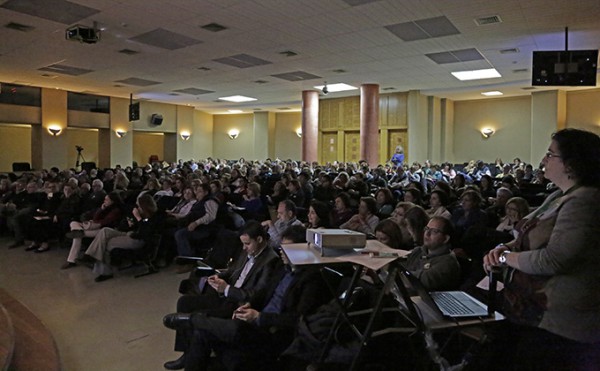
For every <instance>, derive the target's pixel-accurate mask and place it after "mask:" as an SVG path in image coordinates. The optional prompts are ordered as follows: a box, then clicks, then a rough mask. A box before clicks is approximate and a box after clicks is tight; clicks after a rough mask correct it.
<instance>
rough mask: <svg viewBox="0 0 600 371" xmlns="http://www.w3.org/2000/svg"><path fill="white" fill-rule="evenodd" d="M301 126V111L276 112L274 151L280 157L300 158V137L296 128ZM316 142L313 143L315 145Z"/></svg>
mask: <svg viewBox="0 0 600 371" xmlns="http://www.w3.org/2000/svg"><path fill="white" fill-rule="evenodd" d="M300 127H302V113H301V112H289V113H277V114H276V121H275V153H274V156H275V157H277V158H280V159H283V160H285V159H288V158H290V159H292V160H297V161H298V160H301V159H302V139H301V138H299V137H298V135H296V129H298V128H300ZM316 145H317V143H315V146H316Z"/></svg>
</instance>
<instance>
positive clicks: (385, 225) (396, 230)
mask: <svg viewBox="0 0 600 371" xmlns="http://www.w3.org/2000/svg"><path fill="white" fill-rule="evenodd" d="M375 238H376V239H377V241H379V242H381V243H382V244H384V245H387V246H388V247H391V248H392V249H401V248H402V231H401V230H400V227H399V226H398V224H396V223H395V222H394V221H392V220H391V219H385V220H382V221H380V222H379V224H377V227H375Z"/></svg>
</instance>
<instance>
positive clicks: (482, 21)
mask: <svg viewBox="0 0 600 371" xmlns="http://www.w3.org/2000/svg"><path fill="white" fill-rule="evenodd" d="M475 23H477V25H478V26H487V25H488V24H496V23H502V19H500V16H498V15H491V16H489V17H479V18H475Z"/></svg>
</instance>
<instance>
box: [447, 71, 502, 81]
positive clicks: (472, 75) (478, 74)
mask: <svg viewBox="0 0 600 371" xmlns="http://www.w3.org/2000/svg"><path fill="white" fill-rule="evenodd" d="M452 75H453V76H454V77H456V78H457V79H459V80H460V81H468V80H481V79H494V78H498V77H502V75H500V73H498V71H496V69H495V68H487V69H483V70H473V71H457V72H452Z"/></svg>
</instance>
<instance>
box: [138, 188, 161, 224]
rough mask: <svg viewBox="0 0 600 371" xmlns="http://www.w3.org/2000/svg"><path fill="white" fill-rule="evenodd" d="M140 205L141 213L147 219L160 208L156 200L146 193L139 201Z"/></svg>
mask: <svg viewBox="0 0 600 371" xmlns="http://www.w3.org/2000/svg"><path fill="white" fill-rule="evenodd" d="M137 203H138V205H140V209H141V212H142V213H143V214H144V215H143V216H145V217H146V218H149V217H151V216H152V215H154V214H155V213H156V211H157V210H158V206H156V202H155V201H154V198H153V197H152V196H151V195H149V194H148V193H144V194H143V195H141V196H140V197H139V198H138V199H137Z"/></svg>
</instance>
